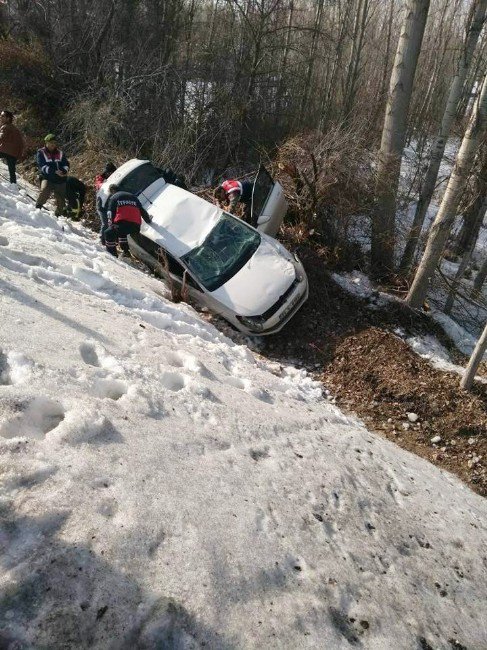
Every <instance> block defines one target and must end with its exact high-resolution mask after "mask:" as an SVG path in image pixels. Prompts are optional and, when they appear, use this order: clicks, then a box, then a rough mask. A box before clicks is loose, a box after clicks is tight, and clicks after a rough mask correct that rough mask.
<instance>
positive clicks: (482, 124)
mask: <svg viewBox="0 0 487 650" xmlns="http://www.w3.org/2000/svg"><path fill="white" fill-rule="evenodd" d="M486 130H487V76H486V77H485V79H484V83H483V85H482V91H481V93H480V96H479V97H478V98H477V100H476V103H475V107H474V110H473V112H472V116H471V118H470V122H469V125H468V128H467V130H466V132H465V136H464V138H463V141H462V144H461V147H460V150H459V152H458V155H457V158H456V161H455V166H454V168H453V171H452V173H451V176H450V180H449V182H448V186H447V188H446V190H445V194H444V196H443V199H442V202H441V205H440V208H439V210H438V214H437V215H436V219H435V221H434V223H433V225H432V226H431V231H430V234H429V237H428V241H427V243H426V249H425V252H424V255H423V257H422V259H421V262H420V265H419V267H418V270H417V272H416V275H415V277H414V281H413V283H412V285H411V288H410V290H409V293H408V295H407V297H406V302H407V303H408V304H409V305H410V306H411V307H415V308H417V307H420V306H421V305H422V304H423V301H424V299H425V297H426V293H427V291H428V285H429V282H430V280H431V278H432V277H433V274H434V272H435V269H436V265H437V264H438V262H439V260H440V257H441V255H442V253H443V249H444V247H445V244H446V242H447V239H448V235H449V233H450V230H451V227H452V225H453V221H454V219H455V216H456V214H457V209H458V206H459V204H460V200H461V198H462V193H463V191H464V189H465V185H466V183H467V180H468V176H469V174H470V170H471V168H472V165H473V163H474V160H475V156H476V154H477V152H478V149H479V147H480V144H481V142H482V139H483V138H484V136H485V132H486Z"/></svg>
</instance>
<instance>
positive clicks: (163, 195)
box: [139, 181, 222, 257]
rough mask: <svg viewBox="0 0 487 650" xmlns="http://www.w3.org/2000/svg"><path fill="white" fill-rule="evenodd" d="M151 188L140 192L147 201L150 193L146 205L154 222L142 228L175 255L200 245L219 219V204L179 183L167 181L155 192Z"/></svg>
mask: <svg viewBox="0 0 487 650" xmlns="http://www.w3.org/2000/svg"><path fill="white" fill-rule="evenodd" d="M156 182H157V181H156ZM150 189H151V188H150V187H148V188H147V190H146V191H144V192H142V194H141V195H140V196H139V199H140V200H141V201H142V203H145V202H144V194H146V193H147V194H148V195H149V197H148V198H150V202H149V205H147V204H146V209H147V211H148V212H149V214H150V215H151V216H152V223H151V224H150V225H147V226H145V227H144V228H143V231H142V232H143V234H144V235H145V236H146V237H149V238H150V239H152V241H154V242H156V243H157V244H160V245H161V246H163V247H164V248H165V249H166V250H167V251H168V252H169V253H171V254H173V255H175V256H178V257H182V256H183V255H185V254H186V253H189V251H191V250H193V248H196V247H197V246H200V244H202V243H203V242H204V240H205V239H206V237H207V235H208V234H209V232H210V231H211V230H212V229H213V228H214V226H215V224H216V223H217V222H218V220H219V219H220V216H221V213H222V211H221V209H220V208H218V207H217V206H216V205H213V204H212V203H209V202H208V201H205V200H204V199H201V198H200V197H199V196H196V195H195V194H192V193H191V192H188V191H186V190H183V189H181V188H180V187H176V186H175V185H171V184H169V183H166V184H165V185H164V186H163V187H162V189H161V190H160V191H156V192H155V195H152V196H151V192H150Z"/></svg>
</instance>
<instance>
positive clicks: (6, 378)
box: [0, 350, 12, 386]
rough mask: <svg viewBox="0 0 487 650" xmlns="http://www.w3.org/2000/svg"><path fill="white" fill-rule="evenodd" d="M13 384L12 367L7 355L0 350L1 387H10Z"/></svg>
mask: <svg viewBox="0 0 487 650" xmlns="http://www.w3.org/2000/svg"><path fill="white" fill-rule="evenodd" d="M11 383H12V380H11V378H10V365H9V363H8V359H7V355H6V354H5V353H4V352H3V351H2V350H0V386H9V385H10V384H11Z"/></svg>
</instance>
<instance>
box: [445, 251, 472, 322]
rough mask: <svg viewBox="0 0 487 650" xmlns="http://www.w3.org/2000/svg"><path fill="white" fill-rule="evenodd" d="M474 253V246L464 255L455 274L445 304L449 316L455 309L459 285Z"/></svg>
mask: <svg viewBox="0 0 487 650" xmlns="http://www.w3.org/2000/svg"><path fill="white" fill-rule="evenodd" d="M472 253H473V246H472V247H471V248H469V249H468V250H467V251H465V253H464V254H463V257H462V261H461V262H460V264H459V266H458V270H457V272H456V274H455V278H454V280H453V282H452V285H451V287H450V291H449V293H448V298H447V299H446V302H445V308H444V310H443V311H444V312H445V314H449V313H450V312H451V310H452V309H453V305H454V303H455V297H456V295H457V289H458V285H459V284H460V282H461V280H462V278H463V276H464V275H465V271H466V270H467V266H468V264H469V262H470V260H471V259H472Z"/></svg>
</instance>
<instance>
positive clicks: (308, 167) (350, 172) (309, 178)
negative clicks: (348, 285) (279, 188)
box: [273, 126, 374, 265]
mask: <svg viewBox="0 0 487 650" xmlns="http://www.w3.org/2000/svg"><path fill="white" fill-rule="evenodd" d="M372 162H373V159H372V156H371V154H370V151H369V150H368V149H367V146H366V141H365V138H363V137H362V136H361V134H360V133H359V132H358V131H357V130H354V129H353V128H351V127H349V128H344V127H342V126H336V127H333V128H332V129H330V130H329V131H328V132H327V133H325V134H320V133H319V132H316V131H314V132H311V133H308V134H305V135H299V136H296V137H293V138H291V139H289V140H287V141H286V142H285V143H284V144H283V145H282V146H281V147H279V149H278V151H277V156H276V161H275V163H274V165H273V172H274V176H275V178H277V179H278V180H279V182H280V183H281V184H282V185H283V187H284V189H285V192H286V197H287V200H288V202H289V206H290V208H289V212H288V218H287V224H286V225H287V227H288V229H289V228H290V229H292V231H293V233H294V239H295V240H296V243H302V242H304V241H306V240H308V239H310V237H311V238H312V240H313V241H314V242H315V243H316V244H317V245H318V246H319V247H320V248H321V251H322V253H323V254H324V256H325V257H327V258H328V260H329V261H330V263H331V264H333V265H336V264H338V263H339V262H340V261H344V259H345V258H346V257H349V256H350V255H351V254H352V253H353V255H354V256H356V254H357V250H356V246H354V245H353V243H352V242H351V241H350V235H351V233H350V230H351V228H352V227H353V225H354V223H355V222H356V219H357V216H360V215H363V222H365V221H366V220H367V216H366V215H368V214H369V213H370V209H371V206H372V201H373V192H374V173H373V166H372ZM288 234H289V233H288Z"/></svg>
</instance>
